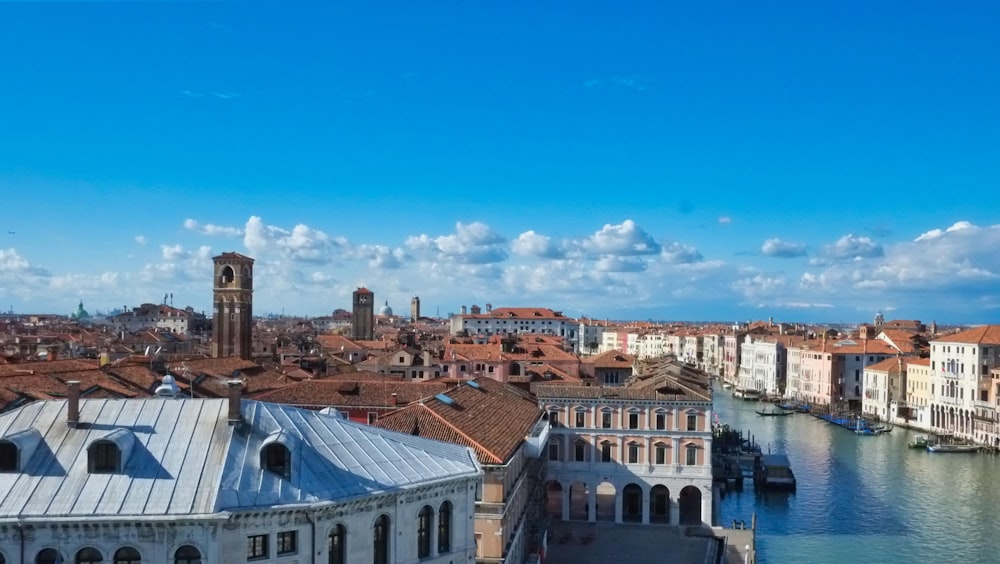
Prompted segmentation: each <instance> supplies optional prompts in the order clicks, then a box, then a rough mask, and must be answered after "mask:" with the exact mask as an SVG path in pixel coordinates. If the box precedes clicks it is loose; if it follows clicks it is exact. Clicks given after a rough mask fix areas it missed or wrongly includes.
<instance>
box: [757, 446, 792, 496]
mask: <svg viewBox="0 0 1000 564" xmlns="http://www.w3.org/2000/svg"><path fill="white" fill-rule="evenodd" d="M753 483H754V486H756V487H757V488H759V489H765V490H766V489H774V490H790V491H795V474H794V473H793V472H792V464H791V462H789V461H788V457H787V456H785V455H783V454H764V455H761V456H760V457H759V458H758V459H757V462H756V463H755V464H754V476H753Z"/></svg>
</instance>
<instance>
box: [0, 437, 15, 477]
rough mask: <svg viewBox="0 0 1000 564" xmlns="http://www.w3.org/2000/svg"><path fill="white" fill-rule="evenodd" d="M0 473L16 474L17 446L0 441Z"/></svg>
mask: <svg viewBox="0 0 1000 564" xmlns="http://www.w3.org/2000/svg"><path fill="white" fill-rule="evenodd" d="M0 472H17V445H15V444H14V443H12V442H10V441H0Z"/></svg>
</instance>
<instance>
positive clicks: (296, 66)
mask: <svg viewBox="0 0 1000 564" xmlns="http://www.w3.org/2000/svg"><path fill="white" fill-rule="evenodd" d="M330 4H331V3H304V2H303V3H293V4H285V3H255V2H66V3H53V2H5V3H0V75H2V77H3V80H2V86H3V87H2V88H0V107H2V108H3V110H2V111H0V209H2V210H3V213H2V217H3V223H4V225H0V236H2V237H4V239H3V240H0V309H3V310H7V309H8V308H10V307H12V308H13V309H14V310H15V311H53V312H68V311H71V310H72V309H75V306H76V302H77V301H78V300H80V299H82V300H83V301H84V303H85V304H86V306H87V307H88V309H90V310H92V311H93V310H96V309H109V308H112V307H118V306H121V305H129V306H134V305H138V304H139V303H142V302H158V301H160V300H161V299H162V297H163V295H164V294H165V293H173V294H174V304H175V305H179V306H182V305H192V306H194V307H195V308H197V309H208V308H209V305H210V300H211V260H210V257H211V256H212V255H214V254H217V253H219V252H223V251H237V252H241V253H244V254H248V255H250V256H253V257H254V258H255V259H256V260H257V263H256V270H255V274H256V286H255V288H256V293H255V311H256V312H258V313H264V312H281V311H284V312H285V313H289V314H304V315H323V314H327V313H329V312H330V311H331V310H332V309H334V308H337V307H345V308H346V307H348V306H349V303H350V299H349V296H350V292H351V291H353V290H354V289H355V288H356V287H357V286H360V285H365V286H367V287H369V288H371V289H372V290H373V291H374V292H375V294H376V299H377V300H378V301H379V302H381V301H383V300H388V301H389V303H390V305H392V306H394V307H395V308H396V309H397V310H398V311H403V310H406V309H408V308H407V305H408V303H409V299H410V297H411V296H413V295H419V296H420V297H421V300H422V303H423V304H424V311H425V312H426V313H429V314H432V315H433V314H434V313H437V312H439V313H440V314H441V315H445V314H447V313H449V312H455V311H458V309H459V308H460V307H461V305H463V304H465V305H471V304H479V305H483V304H485V303H487V302H489V303H492V304H493V305H494V306H497V307H499V306H546V307H552V308H554V309H560V310H562V311H564V312H565V313H567V314H568V315H574V316H578V315H588V316H595V317H610V318H640V319H649V318H652V319H685V320H723V321H732V320H746V319H757V318H766V317H769V316H773V317H774V318H775V319H779V320H789V321H791V320H797V321H821V322H833V321H848V322H850V321H864V320H870V319H871V318H872V316H873V315H874V312H875V311H877V310H882V311H885V312H886V315H887V318H890V319H891V318H905V319H913V318H919V319H922V320H924V321H930V320H932V319H934V320H937V321H939V322H969V323H982V322H991V321H995V320H996V317H997V308H998V307H1000V253H997V252H996V251H995V249H997V248H998V247H1000V213H998V212H1000V200H998V199H997V198H996V197H995V196H994V194H995V193H996V187H997V184H998V176H1000V159H998V158H997V147H1000V115H998V114H1000V105H998V104H997V100H1000V72H998V71H1000V68H998V67H1000V58H998V57H997V53H1000V35H998V34H997V33H996V32H995V30H996V29H997V28H998V24H1000V13H998V12H1000V8H998V6H997V5H996V4H995V3H987V2H963V3H961V4H953V3H941V2H934V3H932V2H889V1H886V2H875V3H873V2H841V3H835V4H831V5H828V6H817V5H815V3H806V2H762V3H745V2H712V3H704V2H685V3H679V2H662V3H654V2H650V3H617V2H616V3H580V2H551V3H532V4H530V5H529V4H528V3H513V4H511V3H504V4H501V3H485V2H435V3H414V2H407V3H404V2H398V3H382V2H364V3H352V4H344V5H330Z"/></svg>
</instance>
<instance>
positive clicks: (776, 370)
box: [736, 335, 785, 396]
mask: <svg viewBox="0 0 1000 564" xmlns="http://www.w3.org/2000/svg"><path fill="white" fill-rule="evenodd" d="M736 387H737V388H739V389H742V390H757V391H758V392H762V393H764V394H767V395H769V396H770V395H781V394H782V393H784V387H785V346H784V344H782V343H780V342H777V341H776V340H775V339H773V338H770V339H760V338H754V337H753V336H752V335H747V336H746V337H744V339H743V343H742V345H741V346H740V369H739V380H738V381H737V383H736Z"/></svg>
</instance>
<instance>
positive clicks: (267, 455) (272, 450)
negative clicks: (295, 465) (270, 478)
mask: <svg viewBox="0 0 1000 564" xmlns="http://www.w3.org/2000/svg"><path fill="white" fill-rule="evenodd" d="M261 458H262V459H263V461H262V462H263V463H262V466H263V467H264V469H265V470H267V471H268V472H274V473H275V474H277V475H279V476H281V477H283V478H291V477H292V453H291V452H289V450H288V447H286V446H285V445H283V444H281V443H271V444H269V445H267V446H265V447H264V451H263V452H262V453H261Z"/></svg>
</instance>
